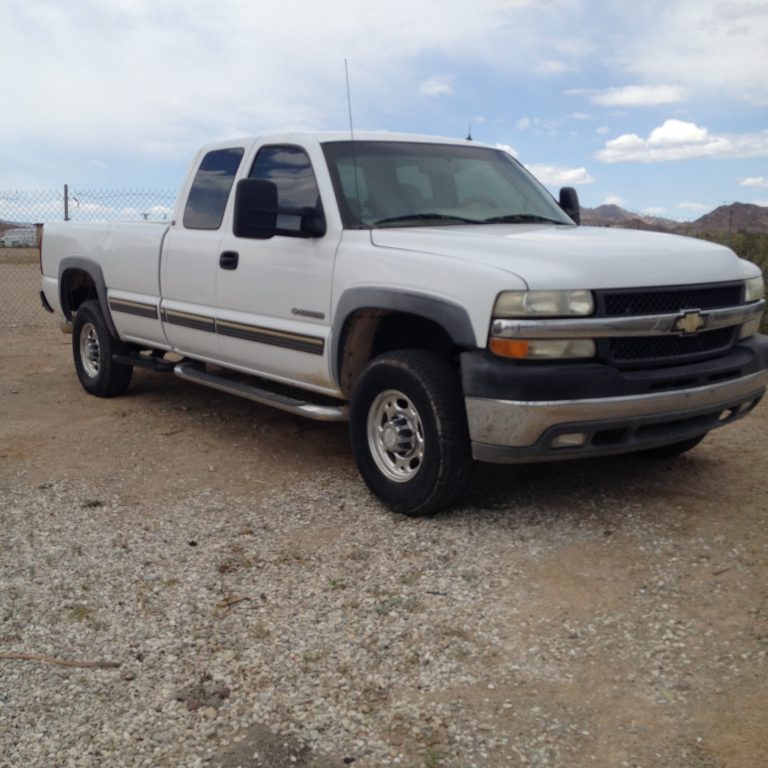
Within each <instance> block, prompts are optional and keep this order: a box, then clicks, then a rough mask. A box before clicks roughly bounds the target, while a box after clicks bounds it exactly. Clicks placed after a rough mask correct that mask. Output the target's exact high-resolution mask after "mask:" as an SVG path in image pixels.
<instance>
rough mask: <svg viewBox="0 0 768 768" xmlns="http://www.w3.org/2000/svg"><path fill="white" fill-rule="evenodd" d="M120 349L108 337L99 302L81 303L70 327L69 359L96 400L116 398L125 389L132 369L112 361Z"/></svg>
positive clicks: (79, 377)
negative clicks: (70, 357) (99, 398)
mask: <svg viewBox="0 0 768 768" xmlns="http://www.w3.org/2000/svg"><path fill="white" fill-rule="evenodd" d="M123 347H124V345H123V344H122V342H120V341H118V340H117V339H115V338H114V337H112V336H111V335H110V333H109V329H108V328H107V324H106V322H105V321H104V317H103V315H102V314H101V309H100V307H99V304H98V302H96V301H86V302H83V304H81V305H80V307H79V308H78V310H77V314H76V315H75V322H74V324H73V326H72V356H73V357H74V360H75V370H76V371H77V378H78V379H80V383H81V384H82V385H83V389H85V391H86V392H89V393H90V394H92V395H96V396H97V397H115V396H116V395H122V394H123V392H125V390H126V389H128V385H129V384H130V383H131V375H132V374H133V367H132V366H130V365H125V364H124V363H116V362H115V361H114V360H113V359H112V355H113V354H115V353H117V352H121V351H123Z"/></svg>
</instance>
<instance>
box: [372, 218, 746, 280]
mask: <svg viewBox="0 0 768 768" xmlns="http://www.w3.org/2000/svg"><path fill="white" fill-rule="evenodd" d="M371 240H372V242H373V244H374V245H375V246H378V247H381V248H395V249H398V250H401V251H412V252H418V253H428V254H433V255H439V256H443V257H447V258H452V259H460V260H463V261H468V262H475V263H478V264H483V265H486V266H490V267H496V268H498V269H501V270H504V271H506V272H509V273H512V274H513V275H516V276H517V277H519V278H520V279H521V280H523V281H524V282H525V283H526V284H527V285H528V288H529V289H532V290H542V289H557V288H587V289H600V288H619V287H622V288H630V287H639V286H655V285H659V286H660V285H683V284H686V283H692V282H695V283H709V282H724V281H728V280H738V279H742V278H746V277H749V276H751V275H752V274H754V267H751V266H750V265H749V264H748V263H747V262H744V261H742V260H741V259H739V258H738V257H737V256H736V254H734V253H733V251H731V250H730V249H729V248H725V247H724V246H721V245H716V244H713V243H708V242H706V241H704V240H696V239H693V238H689V237H681V236H678V235H667V234H661V233H658V232H641V231H638V230H625V229H606V228H597V227H575V226H574V227H570V226H550V225H542V224H532V225H528V224H514V225H506V224H492V225H478V226H474V225H469V226H463V225H462V226H449V227H409V228H407V229H406V228H397V229H374V230H371Z"/></svg>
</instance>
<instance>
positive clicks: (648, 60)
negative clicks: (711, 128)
mask: <svg viewBox="0 0 768 768" xmlns="http://www.w3.org/2000/svg"><path fill="white" fill-rule="evenodd" d="M631 18H632V23H633V25H634V27H635V34H633V35H632V36H631V38H629V39H630V40H631V42H629V43H628V44H627V45H626V46H625V49H624V51H623V52H622V54H621V55H622V59H623V62H622V63H623V64H624V65H625V66H626V68H627V69H628V71H630V72H635V73H636V74H638V75H640V76H642V77H643V78H644V79H646V80H651V81H654V80H655V81H659V80H661V81H662V82H663V81H664V80H666V79H667V78H668V77H669V73H670V72H674V76H675V80H676V81H677V82H679V83H681V84H682V85H684V86H687V87H689V88H691V89H692V90H695V91H705V92H706V91H710V92H715V93H717V92H720V93H723V94H724V95H725V96H727V98H729V99H731V98H733V97H736V98H740V99H743V100H746V101H749V102H752V103H753V104H757V105H760V104H762V105H765V104H768V78H766V76H765V58H766V57H765V52H766V50H768V5H767V4H766V3H765V2H762V1H758V0H675V2H665V3H660V2H649V3H646V4H645V5H644V6H639V5H636V6H634V7H633V13H632V14H631Z"/></svg>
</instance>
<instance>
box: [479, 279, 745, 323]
mask: <svg viewBox="0 0 768 768" xmlns="http://www.w3.org/2000/svg"><path fill="white" fill-rule="evenodd" d="M747 286H749V281H748V282H747ZM747 290H749V288H747ZM594 309H595V302H594V299H593V298H592V293H591V292H590V291H504V293H500V294H499V297H498V298H497V299H496V304H495V306H494V308H493V316H494V317H584V316H585V315H591V314H592V312H593V311H594Z"/></svg>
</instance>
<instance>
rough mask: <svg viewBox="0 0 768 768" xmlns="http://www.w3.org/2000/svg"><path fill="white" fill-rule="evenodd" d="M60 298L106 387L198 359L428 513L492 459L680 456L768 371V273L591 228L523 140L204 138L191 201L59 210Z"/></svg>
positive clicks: (692, 245)
mask: <svg viewBox="0 0 768 768" xmlns="http://www.w3.org/2000/svg"><path fill="white" fill-rule="evenodd" d="M40 247H41V254H40V260H41V271H42V292H41V293H42V301H43V304H44V305H45V306H46V307H47V308H48V309H49V310H51V311H53V312H57V313H59V314H60V315H62V316H63V319H64V323H63V325H64V327H65V329H66V328H68V329H69V330H70V331H71V332H72V351H73V355H74V366H75V370H76V372H77V376H78V377H79V380H80V382H81V384H82V386H83V387H84V388H85V390H86V391H87V392H89V393H90V394H92V395H96V396H99V397H111V396H114V395H119V394H121V393H122V392H124V391H125V390H126V388H127V387H128V386H129V384H130V380H131V374H132V371H133V369H134V368H135V367H137V366H140V367H143V368H152V369H154V370H157V371H172V372H173V373H174V374H176V375H177V376H179V377H181V378H182V379H185V380H189V381H193V382H197V383H199V384H202V385H206V386H209V387H213V388H215V389H217V390H223V391H224V392H228V393H232V394H234V395H239V396H242V397H246V398H250V399H252V400H256V401H258V402H260V403H267V404H269V405H272V406H275V407H277V408H281V409H283V410H285V411H289V412H291V413H295V414H302V415H304V416H307V417H309V418H313V419H320V420H327V421H348V422H349V434H350V442H351V446H352V451H353V454H354V457H355V461H356V463H357V466H358V468H359V471H360V473H361V475H362V477H363V479H364V481H365V483H366V484H367V485H368V487H369V488H370V489H371V491H372V492H373V493H374V494H376V495H377V496H378V497H379V498H380V499H382V500H383V501H384V502H385V503H386V504H387V505H389V506H390V507H391V508H392V509H394V510H395V511H398V512H402V513H405V514H410V515H418V514H427V513H431V512H434V511H436V510H439V509H441V508H444V507H446V506H450V505H452V504H455V503H457V502H458V501H459V499H460V498H461V496H462V493H463V492H464V491H465V489H466V488H467V485H468V481H469V476H470V470H471V466H472V463H473V460H478V461H485V462H496V463H505V462H506V463H512V462H541V461H551V460H559V459H570V458H584V457H591V456H605V455H610V454H620V453H629V452H643V453H645V454H655V455H661V456H670V457H671V456H675V455H677V454H680V453H683V452H684V451H687V450H689V449H691V448H693V447H694V446H695V445H696V444H697V443H698V442H699V441H700V440H702V439H703V438H704V436H705V435H706V434H707V433H708V432H709V431H710V430H712V429H714V428H716V427H721V426H723V425H725V424H729V423H731V422H733V421H735V420H737V419H739V418H741V417H742V416H744V415H746V414H747V413H748V412H749V411H750V410H751V409H752V408H754V407H755V405H756V404H757V403H758V402H759V400H760V398H761V397H762V396H763V394H764V392H765V389H766V385H767V384H768V337H766V336H763V335H760V334H759V328H760V318H761V314H762V312H763V308H764V304H765V299H764V292H765V289H764V282H763V278H762V276H761V273H760V270H759V269H758V268H757V267H756V266H755V265H753V264H751V263H749V262H747V261H744V260H742V259H740V258H738V257H737V256H736V255H735V254H734V253H733V252H732V251H731V250H729V249H728V248H726V247H723V246H720V245H714V244H711V243H707V242H703V241H700V240H694V239H689V238H684V237H678V236H672V235H665V234H658V233H649V232H639V231H627V230H616V229H603V228H588V227H581V226H579V204H578V198H577V196H576V193H575V191H574V190H573V189H571V188H564V189H563V190H561V191H560V195H559V200H555V198H553V197H552V196H551V195H550V194H549V193H548V192H547V191H546V190H545V189H544V187H542V186H541V184H539V183H538V181H536V180H535V179H534V178H533V177H532V176H531V175H530V174H529V173H528V172H527V171H526V170H525V169H524V168H523V167H522V166H521V165H520V164H519V163H518V162H517V161H516V160H514V159H513V158H512V157H511V156H510V155H509V154H507V153H506V152H504V151H502V150H501V149H498V148H495V147H492V146H484V145H481V144H478V143H474V142H471V141H456V140H448V139H439V138H433V137H418V136H407V135H395V134H382V133H376V134H365V135H358V134H356V135H354V136H353V137H352V136H350V135H349V134H306V133H304V134H284V135H270V136H261V137H258V138H250V139H244V140H237V141H228V142H223V143H217V144H212V145H209V146H206V147H204V148H203V149H202V150H201V151H200V152H199V154H198V155H197V156H196V158H195V159H194V161H193V164H192V166H191V169H190V171H189V174H188V176H187V179H186V181H185V183H184V185H183V187H182V189H181V190H180V194H179V197H178V201H177V203H176V208H175V211H174V213H173V215H172V218H171V220H170V221H169V222H168V223H165V224H157V223H155V224H153V223H151V222H139V223H104V224H78V223H73V222H61V223H56V224H47V225H46V226H45V228H44V234H43V237H42V243H41V246H40Z"/></svg>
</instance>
